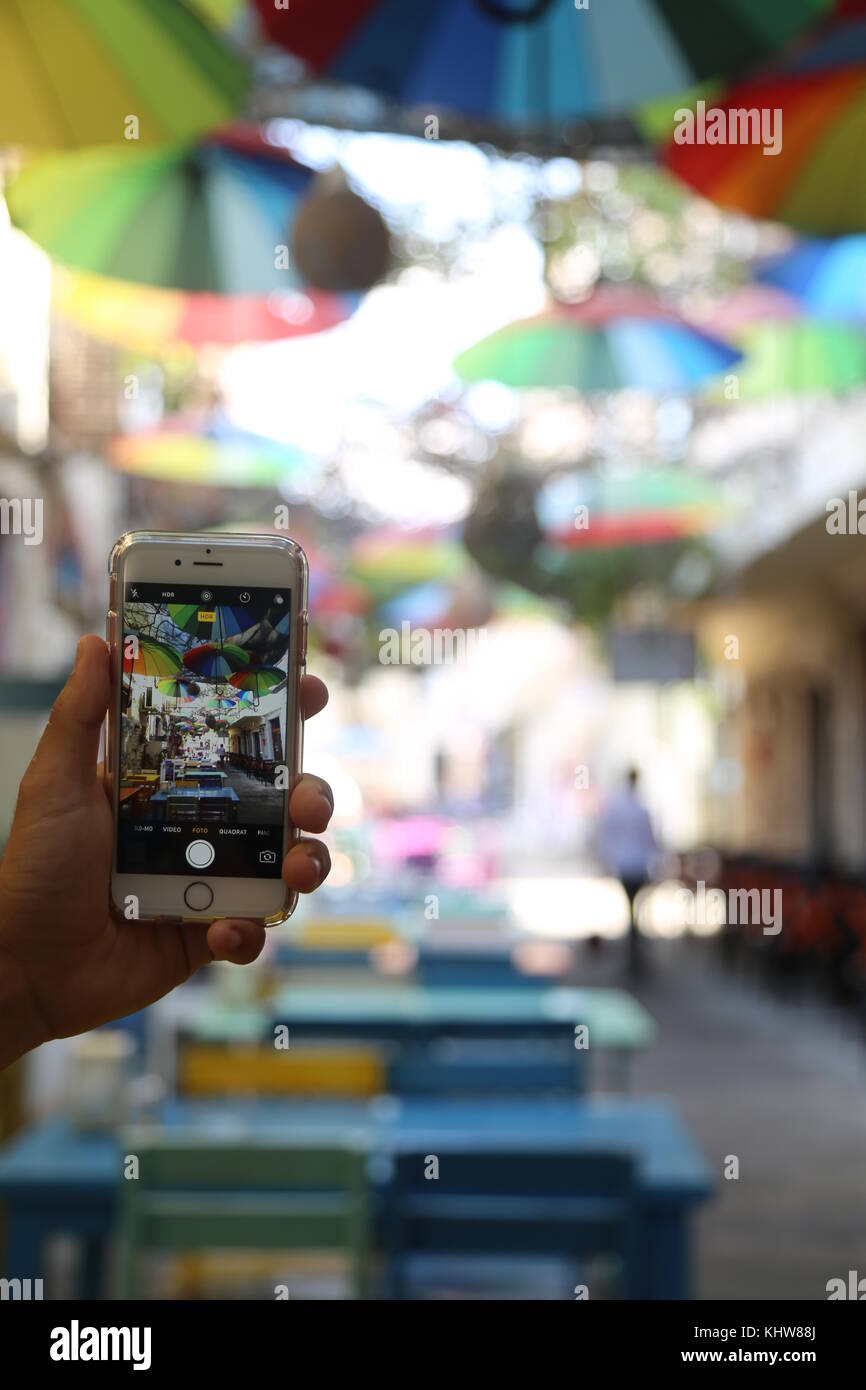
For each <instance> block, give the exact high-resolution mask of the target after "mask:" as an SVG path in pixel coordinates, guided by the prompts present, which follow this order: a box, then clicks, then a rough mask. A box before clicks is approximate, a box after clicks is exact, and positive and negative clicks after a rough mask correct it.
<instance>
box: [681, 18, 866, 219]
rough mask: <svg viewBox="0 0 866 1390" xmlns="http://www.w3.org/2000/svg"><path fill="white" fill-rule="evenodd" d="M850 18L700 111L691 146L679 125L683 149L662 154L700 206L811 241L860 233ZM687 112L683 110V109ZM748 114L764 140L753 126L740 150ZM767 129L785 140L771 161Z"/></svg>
mask: <svg viewBox="0 0 866 1390" xmlns="http://www.w3.org/2000/svg"><path fill="white" fill-rule="evenodd" d="M756 8H757V7H756ZM855 14H856V15H857V16H858V17H854V18H847V19H846V18H843V19H839V20H837V21H835V22H833V23H832V24H828V25H827V26H825V27H824V28H822V29H821V30H819V31H818V33H817V36H816V37H815V38H813V39H811V40H810V41H809V42H807V43H804V44H803V45H801V46H798V47H797V48H795V50H794V52H793V55H792V56H791V57H789V58H786V60H785V61H784V62H783V63H780V64H778V65H776V66H774V67H772V68H769V69H767V70H766V71H765V72H764V73H763V74H762V75H761V76H760V77H756V78H754V79H752V80H749V81H747V82H743V83H741V84H739V85H738V86H735V87H733V88H732V89H730V90H728V91H726V92H725V93H724V94H723V95H721V96H720V97H719V98H718V99H716V100H714V101H713V102H712V107H711V108H707V109H705V110H704V111H703V112H701V111H700V110H698V108H697V107H696V108H695V111H694V117H695V121H694V128H693V130H692V136H693V140H692V142H691V143H689V142H688V141H686V140H685V138H684V136H685V135H688V134H689V131H688V128H687V127H686V126H685V125H684V124H683V125H681V126H680V132H679V133H680V140H681V143H677V140H676V138H672V139H671V141H670V143H669V144H668V146H667V151H666V161H667V165H668V167H669V168H670V169H671V170H672V171H673V172H674V173H675V174H677V175H678V176H679V177H680V178H682V179H684V180H685V182H686V183H688V184H690V185H691V186H692V187H693V188H695V189H696V190H697V191H698V192H699V193H701V194H702V195H703V196H704V197H707V198H712V199H713V201H714V202H717V203H719V204H720V205H721V206H723V207H729V208H734V209H736V210H738V211H741V212H746V213H748V214H749V215H750V216H752V217H760V218H773V219H775V220H777V221H781V222H786V223H788V224H789V225H790V226H792V227H797V228H798V229H800V230H801V231H804V232H809V233H812V234H814V235H830V234H836V233H843V232H854V231H861V230H863V229H866V179H864V178H862V177H860V176H859V171H860V170H861V168H862V148H863V135H864V130H866V17H864V15H863V10H862V7H861V6H858V8H857V10H856V11H855ZM689 105H690V103H688V102H684V103H683V110H685V109H686V107H688V106H689ZM715 110H718V111H720V112H721V113H722V115H721V116H720V117H719V118H718V122H717V123H716V129H717V132H723V133H724V143H713V142H711V141H710V140H707V138H706V137H707V134H708V126H707V120H708V118H709V119H713V120H714V118H713V117H712V112H713V111H715ZM777 112H778V113H780V115H779V116H777V115H776V113H777ZM737 113H744V114H737ZM749 113H753V115H754V117H755V118H756V119H757V120H758V121H759V122H760V121H761V119H762V113H765V114H766V118H767V131H766V133H764V132H763V131H761V132H760V133H759V132H758V130H757V128H753V127H752V126H751V125H750V126H749V138H748V141H746V142H744V139H743V130H744V128H745V120H744V117H747V118H749V119H750V120H751V119H752V118H751V117H749ZM771 121H772V122H773V128H777V129H778V133H779V136H780V137H781V138H780V144H779V148H778V150H777V151H776V152H775V153H774V154H772V155H771V156H769V157H768V156H767V155H765V153H764V150H765V147H767V146H768V145H769V144H770V141H769V140H767V139H766V138H765V136H769V135H772V128H771V125H770V122H771ZM702 135H703V138H701V136H702ZM732 136H733V137H734V138H733V139H732ZM712 139H713V141H715V139H716V136H715V135H714V136H713V137H712Z"/></svg>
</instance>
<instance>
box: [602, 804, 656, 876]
mask: <svg viewBox="0 0 866 1390" xmlns="http://www.w3.org/2000/svg"><path fill="white" fill-rule="evenodd" d="M596 843H597V847H598V854H599V857H600V858H601V860H602V863H603V864H604V867H605V869H606V870H607V872H608V873H612V874H615V875H616V877H617V878H626V879H629V878H630V879H636V878H648V877H649V874H650V868H651V865H652V861H653V858H654V857H655V855H656V853H657V850H658V844H657V842H656V837H655V835H654V834H653V828H652V822H651V821H650V818H649V814H648V812H647V809H646V807H645V806H644V805H643V803H642V802H641V801H640V800H639V798H638V797H637V795H636V793H635V792H633V791H632V790H631V789H630V788H629V789H625V790H623V791H619V792H615V793H614V794H613V796H611V797H610V799H609V801H608V803H607V805H606V806H605V808H604V810H603V811H602V813H601V816H600V818H599V823H598V832H597V837H596Z"/></svg>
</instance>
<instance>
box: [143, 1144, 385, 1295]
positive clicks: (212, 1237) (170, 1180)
mask: <svg viewBox="0 0 866 1390" xmlns="http://www.w3.org/2000/svg"><path fill="white" fill-rule="evenodd" d="M122 1143H123V1147H122V1150H121V1152H122V1153H123V1154H125V1155H135V1156H136V1158H137V1159H138V1177H137V1178H135V1179H132V1178H130V1179H124V1178H122V1179H121V1196H120V1207H121V1213H120V1255H121V1259H120V1282H121V1291H120V1296H121V1297H122V1298H127V1299H131V1298H136V1297H140V1296H141V1294H140V1279H139V1264H140V1260H139V1257H140V1255H141V1254H142V1253H144V1252H146V1251H151V1252H152V1251H160V1252H163V1253H168V1252H171V1251H173V1252H181V1251H190V1250H199V1249H201V1248H220V1249H225V1248H231V1249H247V1250H341V1251H345V1252H346V1253H347V1255H348V1256H349V1261H350V1265H351V1277H352V1286H353V1289H354V1293H355V1297H357V1298H363V1297H364V1291H365V1287H366V1275H367V1261H368V1252H369V1249H370V1244H371V1221H370V1204H369V1198H368V1189H367V1159H366V1154H364V1153H362V1152H356V1151H353V1150H352V1149H350V1148H340V1147H306V1146H304V1145H303V1144H292V1143H291V1142H288V1141H276V1140H272V1139H266V1138H258V1137H253V1136H250V1138H249V1139H248V1140H246V1141H245V1142H243V1143H241V1142H238V1141H237V1139H232V1138H226V1139H223V1138H221V1137H220V1136H219V1135H218V1134H208V1135H197V1136H191V1135H189V1134H171V1133H166V1132H165V1131H153V1130H147V1129H139V1130H129V1131H127V1132H126V1133H125V1134H124V1135H123V1137H122Z"/></svg>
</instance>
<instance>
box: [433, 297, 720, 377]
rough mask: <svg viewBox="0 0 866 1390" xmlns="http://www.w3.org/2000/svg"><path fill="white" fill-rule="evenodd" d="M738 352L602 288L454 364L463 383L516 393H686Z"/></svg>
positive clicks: (493, 337) (661, 310) (668, 314)
mask: <svg viewBox="0 0 866 1390" xmlns="http://www.w3.org/2000/svg"><path fill="white" fill-rule="evenodd" d="M738 357H739V354H738V353H737V352H736V351H734V349H733V348H731V347H729V346H728V345H727V343H723V342H721V341H720V340H719V339H717V338H712V337H710V336H709V335H708V334H706V333H703V332H701V331H700V330H698V329H696V328H694V327H692V325H690V324H688V323H686V322H685V321H684V320H683V319H681V318H679V316H678V315H677V314H675V313H673V312H672V311H671V310H669V309H667V308H666V307H665V306H664V305H662V304H661V303H659V302H658V301H657V300H656V299H655V298H654V297H653V296H652V295H649V294H646V293H645V292H644V291H641V290H635V289H631V288H625V287H612V286H607V287H604V288H603V289H599V290H597V291H596V292H595V294H594V295H593V296H592V297H591V298H590V299H589V300H587V301H586V303H584V304H571V305H568V304H554V305H552V306H551V308H549V309H548V310H546V311H545V312H544V313H542V314H538V315H536V316H535V317H534V318H528V319H520V320H518V321H517V322H515V323H510V324H508V325H507V326H506V327H505V328H502V329H500V330H499V331H498V332H496V333H492V334H490V336H489V337H487V338H482V340H481V341H480V342H478V343H475V344H474V346H473V347H470V348H469V349H468V350H467V351H466V352H462V353H461V354H460V356H459V357H457V359H456V360H455V362H454V367H455V370H456V371H457V373H458V375H459V376H461V377H462V378H463V379H464V381H499V382H502V384H503V385H505V386H511V387H513V388H514V389H515V390H528V389H534V388H538V387H552V388H556V387H562V386H571V387H574V388H576V389H577V390H581V391H616V390H619V389H621V388H623V387H636V388H640V389H642V390H646V391H683V390H689V389H690V388H692V387H694V386H695V385H697V384H698V383H699V382H702V381H704V380H706V378H708V377H712V376H716V375H718V374H719V373H720V372H723V371H726V370H727V369H728V368H729V367H730V366H731V365H732V364H733V363H734V362H736V361H737V360H738Z"/></svg>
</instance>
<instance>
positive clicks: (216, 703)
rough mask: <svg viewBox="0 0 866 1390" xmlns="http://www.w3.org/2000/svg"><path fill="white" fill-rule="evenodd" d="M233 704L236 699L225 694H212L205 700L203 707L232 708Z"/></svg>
mask: <svg viewBox="0 0 866 1390" xmlns="http://www.w3.org/2000/svg"><path fill="white" fill-rule="evenodd" d="M235 704H236V701H235V700H231V699H229V698H228V697H227V696H223V695H212V696H211V698H210V699H209V700H207V701H205V709H234V707H235Z"/></svg>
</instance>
